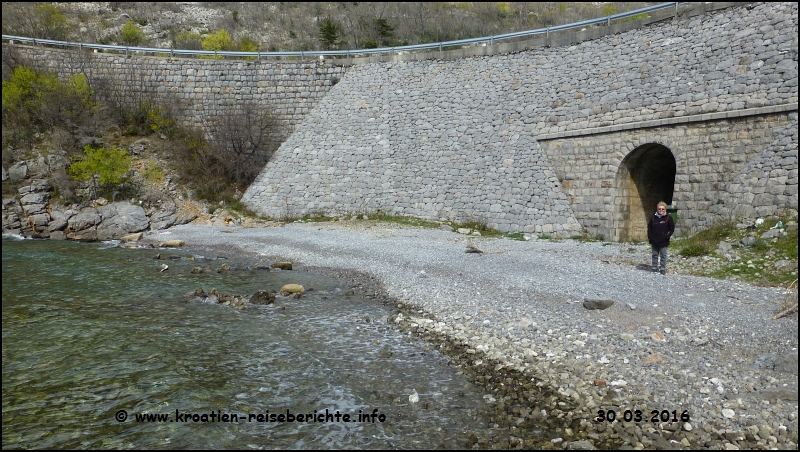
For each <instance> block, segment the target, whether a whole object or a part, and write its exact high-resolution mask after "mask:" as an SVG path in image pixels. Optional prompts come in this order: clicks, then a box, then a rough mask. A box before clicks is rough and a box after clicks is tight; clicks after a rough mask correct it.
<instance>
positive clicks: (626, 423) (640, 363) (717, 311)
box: [145, 222, 798, 450]
mask: <svg viewBox="0 0 800 452" xmlns="http://www.w3.org/2000/svg"><path fill="white" fill-rule="evenodd" d="M168 239H181V240H184V241H185V243H186V246H187V247H193V248H205V249H214V250H216V251H217V252H218V253H221V254H223V255H226V256H227V257H229V258H236V257H237V254H240V255H241V256H242V257H244V256H248V257H249V258H251V259H252V258H256V259H258V260H261V261H263V262H265V263H272V262H274V261H277V260H289V261H292V262H293V263H294V265H295V266H297V267H300V268H307V269H311V270H314V271H318V272H321V273H325V274H327V275H329V276H336V277H340V278H345V279H347V280H348V281H349V282H350V283H351V284H352V285H353V286H354V287H356V288H357V289H358V290H363V291H365V292H366V293H367V294H369V295H371V296H373V297H374V298H376V299H377V300H383V301H384V302H387V303H392V304H394V305H395V307H396V308H397V313H396V314H394V315H392V316H391V317H390V318H389V319H387V321H389V322H392V323H394V324H396V325H397V326H398V327H400V328H403V329H404V330H407V331H410V332H413V333H414V334H417V335H419V336H420V337H422V338H423V339H425V340H428V341H430V342H431V343H434V344H436V346H437V347H438V348H439V349H441V350H442V351H443V352H444V353H446V354H448V355H450V356H451V359H452V361H451V362H452V364H453V365H456V366H460V367H462V368H463V371H464V372H465V373H466V374H467V375H468V376H470V377H471V378H472V379H473V381H475V382H476V384H479V385H482V386H484V387H485V389H486V395H485V396H484V397H485V398H486V399H487V400H488V401H489V402H492V403H493V404H494V406H495V412H494V417H493V419H492V421H493V423H494V425H492V426H493V427H494V431H495V435H494V436H493V437H492V438H477V437H471V438H469V439H468V440H466V441H468V444H467V445H468V446H472V447H473V448H529V447H531V448H548V449H587V448H598V449H609V448H615V447H620V448H623V449H631V448H634V449H642V448H646V449H653V448H658V449H667V448H679V449H680V448H685V449H688V448H711V449H729V450H736V449H774V448H778V449H796V448H797V442H798V439H797V431H798V429H797V405H798V403H797V393H798V380H797V373H798V370H797V342H798V331H797V330H798V328H797V315H794V316H790V317H785V318H782V319H779V320H773V315H775V314H776V313H777V312H778V308H779V306H780V305H781V303H782V302H783V300H784V291H783V289H779V288H765V287H756V286H751V285H748V284H744V283H739V282H733V281H723V280H715V279H709V278H699V277H692V276H683V275H675V274H667V275H666V276H662V275H660V274H657V273H655V274H654V273H651V272H649V271H645V270H641V269H640V267H639V266H636V265H630V264H625V263H619V262H626V261H630V260H634V261H637V260H638V261H640V262H641V263H646V262H648V260H649V258H650V256H649V252H650V250H649V246H648V245H647V244H643V245H630V244H618V243H600V242H591V243H583V242H578V241H575V240H562V241H550V240H531V241H527V242H523V241H515V240H511V239H506V238H483V237H471V236H465V235H461V234H457V233H454V232H447V231H444V230H435V229H424V228H417V227H409V226H400V225H395V224H388V223H387V224H384V223H375V222H325V223H293V224H288V225H285V226H280V227H265V228H242V227H225V226H200V225H191V224H190V225H182V226H177V227H173V228H171V229H169V230H167V231H164V232H162V233H160V234H153V235H150V236H149V237H146V239H145V240H146V241H150V242H154V243H155V242H159V241H163V240H168ZM468 245H472V246H474V247H476V248H478V249H480V250H481V251H483V252H482V253H478V252H472V253H468V252H467V250H468ZM603 300H612V301H613V304H612V305H611V306H610V307H608V308H606V309H589V308H588V307H591V305H593V304H600V305H603V304H608V303H607V302H604V301H603ZM595 301H596V303H595ZM587 306H588V307H587ZM611 411H613V413H611ZM599 416H602V417H603V419H598V417H599ZM609 418H615V420H614V421H613V422H611V420H612V419H609Z"/></svg>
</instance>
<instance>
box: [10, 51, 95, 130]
mask: <svg viewBox="0 0 800 452" xmlns="http://www.w3.org/2000/svg"><path fill="white" fill-rule="evenodd" d="M93 94H94V92H93V91H92V89H91V87H89V83H88V81H87V79H86V76H84V75H83V74H76V75H73V76H71V77H70V78H69V79H68V80H67V81H66V82H62V81H60V80H59V79H58V77H57V76H55V75H54V74H49V73H40V72H36V71H34V70H33V69H31V68H29V67H26V66H18V67H16V68H15V69H14V71H13V72H12V73H11V76H10V77H9V79H8V81H4V82H3V142H4V145H6V144H9V145H14V144H16V143H18V142H20V141H22V140H28V142H30V140H31V137H32V135H33V134H34V133H36V132H43V131H46V130H50V129H52V128H53V127H54V126H74V125H76V124H78V123H81V122H82V121H83V120H84V119H85V118H86V116H88V115H89V114H91V113H92V112H94V110H95V109H96V105H95V104H94V103H93V102H92V100H91V98H92V96H93Z"/></svg>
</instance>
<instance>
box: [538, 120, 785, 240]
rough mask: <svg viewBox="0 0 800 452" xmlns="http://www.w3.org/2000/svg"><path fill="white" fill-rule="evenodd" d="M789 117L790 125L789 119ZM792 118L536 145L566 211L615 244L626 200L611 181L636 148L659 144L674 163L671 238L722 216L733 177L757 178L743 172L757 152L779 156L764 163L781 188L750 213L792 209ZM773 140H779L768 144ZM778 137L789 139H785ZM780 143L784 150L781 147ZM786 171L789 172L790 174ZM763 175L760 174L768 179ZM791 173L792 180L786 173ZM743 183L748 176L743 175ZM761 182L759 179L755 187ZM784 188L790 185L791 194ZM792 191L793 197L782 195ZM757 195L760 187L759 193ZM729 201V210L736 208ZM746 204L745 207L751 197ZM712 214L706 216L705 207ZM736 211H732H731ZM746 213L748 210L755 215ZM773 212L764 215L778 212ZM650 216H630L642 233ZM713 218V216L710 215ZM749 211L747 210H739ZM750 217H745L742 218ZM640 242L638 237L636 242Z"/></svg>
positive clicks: (724, 122)
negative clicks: (777, 177) (550, 170)
mask: <svg viewBox="0 0 800 452" xmlns="http://www.w3.org/2000/svg"><path fill="white" fill-rule="evenodd" d="M790 116H794V117H795V120H794V122H793V121H792V120H790ZM796 116H797V115H796V113H793V114H791V115H788V114H781V115H768V116H748V117H744V118H740V119H731V120H719V121H708V122H694V123H689V124H685V125H679V126H669V127H653V128H646V129H636V130H629V131H624V132H613V133H604V134H597V135H588V136H581V137H575V138H561V139H557V140H543V141H541V142H540V145H541V146H542V148H543V149H544V151H545V153H546V154H547V156H548V159H549V160H550V162H551V163H552V164H553V167H554V168H556V173H557V175H558V179H559V180H560V181H562V190H563V191H564V192H565V193H566V194H567V196H568V198H569V200H570V204H571V207H572V210H573V212H574V214H575V217H576V218H577V219H578V221H579V222H580V223H581V224H582V225H583V226H584V227H585V228H586V229H587V230H589V231H591V232H592V233H594V234H602V235H603V236H605V237H606V238H608V239H612V240H618V239H620V238H621V237H620V234H621V232H622V231H620V229H621V228H624V227H625V221H626V220H628V219H627V218H620V216H619V214H620V213H621V212H623V211H624V210H622V209H620V207H621V206H620V204H624V203H626V202H627V200H626V199H624V197H623V196H622V192H623V191H624V188H625V187H624V186H623V185H624V184H625V182H626V181H625V180H621V179H620V178H619V174H620V168H621V166H622V162H623V160H624V159H625V157H626V156H628V155H629V154H630V153H631V152H632V151H634V150H636V149H637V148H639V147H640V146H644V145H648V144H658V145H662V146H665V147H667V148H668V149H669V150H670V151H671V152H672V155H673V156H674V158H675V163H676V174H675V187H674V196H673V199H672V204H673V205H675V206H678V209H679V210H678V223H677V226H678V227H677V231H676V232H677V233H681V232H684V231H682V230H686V231H692V229H693V228H696V227H707V226H710V225H711V224H713V222H714V221H715V219H716V216H722V215H724V216H730V212H728V207H730V206H731V204H730V202H727V203H726V202H725V200H727V199H728V197H729V196H728V195H729V193H730V191H731V188H732V187H733V184H734V182H735V180H736V177H741V176H739V175H740V174H747V175H749V176H750V177H756V178H757V179H758V177H759V175H757V174H755V173H754V172H753V171H750V170H747V166H750V165H753V164H754V163H755V161H756V160H758V161H761V160H762V159H760V158H759V155H760V154H763V153H765V152H766V153H767V154H768V155H773V154H775V152H776V151H770V149H778V148H780V151H777V152H778V154H780V153H786V154H787V157H786V158H785V159H778V160H777V161H776V159H770V160H771V162H772V165H770V169H774V170H776V173H775V174H779V173H780V174H781V176H783V179H781V182H782V183H783V186H782V189H781V193H780V194H781V195H784V192H787V195H788V196H785V197H784V198H780V199H778V198H774V197H771V198H770V199H766V198H765V199H763V200H762V201H763V202H759V203H757V205H758V207H759V208H758V209H755V210H758V211H759V212H761V213H765V212H766V210H765V208H766V207H767V206H769V207H771V208H774V207H775V206H784V207H790V208H794V209H797V140H796V139H795V141H794V151H793V152H794V160H792V159H791V157H788V154H791V153H792V151H791V143H790V142H791V137H790V136H789V137H786V134H785V133H782V131H785V130H787V129H791V127H792V125H794V127H795V138H796V135H797V132H796V125H797V120H796ZM776 135H779V136H781V137H783V138H784V139H783V140H779V141H778V144H775V141H776ZM786 138H789V139H788V140H786ZM784 141H789V143H786V144H788V145H789V147H788V148H786V147H783V146H781V144H783V142H784ZM792 166H793V169H792ZM769 172H770V171H769V170H768V171H767V172H766V174H769ZM789 174H793V175H794V180H793V181H792V180H791V179H790V178H788V177H787V176H788V175H789ZM745 179H746V180H747V181H748V182H749V181H750V179H748V178H745ZM742 183H747V182H744V181H742V182H739V185H738V186H741V188H740V189H737V191H742V192H747V193H752V192H753V189H754V187H753V186H751V185H758V183H755V184H749V186H747V187H744V186H742ZM766 183H767V181H766V179H764V180H762V181H761V182H760V184H761V185H765V184H766ZM792 183H793V184H794V185H793V186H794V188H793V189H792ZM792 190H793V193H794V195H793V196H794V198H793V200H792V198H791V195H790V194H789V193H788V192H791V191H792ZM762 192H763V190H762ZM740 204H741V203H740V202H737V203H736V205H740ZM748 205H749V206H750V208H753V199H752V196H751V197H750V198H749V200H748ZM712 208H713V210H712V211H711V212H709V211H710V209H712ZM739 210H741V209H737V212H739ZM755 210H754V212H755ZM778 210H780V209H773V210H772V211H771V212H770V214H775V213H779V212H778ZM652 213H653V212H646V213H645V214H646V216H643V217H641V218H636V219H635V223H636V224H637V225H638V226H636V227H637V228H638V229H639V230H640V232H642V233H643V232H644V231H645V230H646V224H647V220H648V219H649V217H650V216H652ZM714 213H717V214H718V215H716V216H715V215H714ZM747 213H750V212H747ZM743 216H744V217H751V216H752V215H743ZM640 239H642V240H643V238H640Z"/></svg>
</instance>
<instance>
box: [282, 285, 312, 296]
mask: <svg viewBox="0 0 800 452" xmlns="http://www.w3.org/2000/svg"><path fill="white" fill-rule="evenodd" d="M304 293H306V289H305V288H304V287H303V286H301V285H300V284H286V285H285V286H283V287H281V295H283V296H284V297H288V296H294V297H295V298H300V297H302V296H303V294H304Z"/></svg>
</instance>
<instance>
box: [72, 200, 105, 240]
mask: <svg viewBox="0 0 800 452" xmlns="http://www.w3.org/2000/svg"><path fill="white" fill-rule="evenodd" d="M102 221H103V217H102V216H100V214H99V213H98V212H97V209H93V208H91V207H87V208H86V209H84V210H82V211H81V212H80V213H78V214H77V215H75V216H73V217H71V218H70V219H69V220H68V221H67V229H66V231H64V232H65V233H66V234H67V238H69V239H72V240H97V225H98V224H100V222H102Z"/></svg>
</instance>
